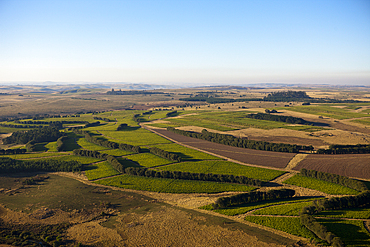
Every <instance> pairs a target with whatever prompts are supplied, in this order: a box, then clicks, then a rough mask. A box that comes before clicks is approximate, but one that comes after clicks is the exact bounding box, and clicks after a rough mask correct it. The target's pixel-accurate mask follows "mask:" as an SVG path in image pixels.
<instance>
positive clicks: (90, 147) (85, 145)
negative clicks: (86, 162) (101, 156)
mask: <svg viewBox="0 0 370 247" xmlns="http://www.w3.org/2000/svg"><path fill="white" fill-rule="evenodd" d="M77 144H78V145H79V146H81V147H82V148H83V149H87V150H92V151H100V150H106V149H108V148H106V147H102V146H99V145H96V144H94V143H91V142H88V141H87V140H86V138H79V139H78V140H77Z"/></svg>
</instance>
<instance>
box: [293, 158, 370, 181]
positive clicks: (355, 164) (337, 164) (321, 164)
mask: <svg viewBox="0 0 370 247" xmlns="http://www.w3.org/2000/svg"><path fill="white" fill-rule="evenodd" d="M369 161H370V154H338V155H321V154H310V155H309V156H308V157H306V158H305V159H304V160H303V161H301V162H300V163H299V164H298V165H297V166H296V167H294V168H293V169H294V170H297V171H299V170H300V169H302V168H305V169H312V170H317V171H322V172H329V173H334V174H338V175H342V176H346V177H353V178H360V179H370V162H369Z"/></svg>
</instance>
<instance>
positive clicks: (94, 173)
mask: <svg viewBox="0 0 370 247" xmlns="http://www.w3.org/2000/svg"><path fill="white" fill-rule="evenodd" d="M118 174H120V173H119V172H118V171H116V170H115V169H114V168H113V167H112V165H111V164H109V162H107V161H104V162H100V163H95V164H93V165H89V166H88V167H86V168H85V176H86V177H87V178H88V179H89V180H95V179H99V178H105V177H110V176H114V175H118Z"/></svg>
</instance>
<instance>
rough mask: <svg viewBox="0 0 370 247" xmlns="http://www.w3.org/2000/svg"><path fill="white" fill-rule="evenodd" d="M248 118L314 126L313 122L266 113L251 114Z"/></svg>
mask: <svg viewBox="0 0 370 247" xmlns="http://www.w3.org/2000/svg"><path fill="white" fill-rule="evenodd" d="M246 117H247V118H253V119H259V120H268V121H275V122H284V123H290V124H306V125H311V124H312V123H311V122H308V121H306V120H304V119H302V118H298V117H291V116H280V115H272V114H266V113H251V114H248V115H247V116H246Z"/></svg>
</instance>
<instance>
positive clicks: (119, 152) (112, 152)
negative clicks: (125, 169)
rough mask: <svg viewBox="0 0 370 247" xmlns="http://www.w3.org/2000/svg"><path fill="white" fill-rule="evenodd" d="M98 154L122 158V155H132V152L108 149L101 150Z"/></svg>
mask: <svg viewBox="0 0 370 247" xmlns="http://www.w3.org/2000/svg"><path fill="white" fill-rule="evenodd" d="M99 152H100V153H103V154H109V155H113V156H124V155H128V154H132V153H133V152H130V151H126V150H121V149H108V150H101V151H99Z"/></svg>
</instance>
